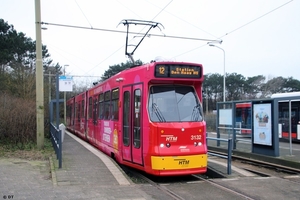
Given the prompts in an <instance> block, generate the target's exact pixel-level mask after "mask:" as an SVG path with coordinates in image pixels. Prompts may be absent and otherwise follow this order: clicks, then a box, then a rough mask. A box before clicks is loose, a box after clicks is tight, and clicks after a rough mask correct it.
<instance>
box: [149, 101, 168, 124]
mask: <svg viewBox="0 0 300 200" xmlns="http://www.w3.org/2000/svg"><path fill="white" fill-rule="evenodd" d="M152 109H153V110H154V113H155V114H156V116H157V118H158V120H159V121H160V122H165V121H166V119H165V118H164V116H163V115H162V113H161V111H160V110H159V108H158V106H157V105H156V103H153V104H152Z"/></svg>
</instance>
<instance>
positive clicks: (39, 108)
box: [35, 0, 44, 149]
mask: <svg viewBox="0 0 300 200" xmlns="http://www.w3.org/2000/svg"><path fill="white" fill-rule="evenodd" d="M40 22H41V3H40V0H35V31H36V70H35V76H36V141H37V148H38V149H43V148H44V80H43V79H44V75H43V59H42V33H41V32H42V29H41V23H40Z"/></svg>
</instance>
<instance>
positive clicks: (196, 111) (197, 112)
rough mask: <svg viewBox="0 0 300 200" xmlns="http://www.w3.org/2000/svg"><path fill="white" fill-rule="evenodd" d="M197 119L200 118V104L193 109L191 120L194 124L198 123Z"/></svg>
mask: <svg viewBox="0 0 300 200" xmlns="http://www.w3.org/2000/svg"><path fill="white" fill-rule="evenodd" d="M199 118H200V104H198V105H196V106H195V107H194V109H193V112H192V118H191V120H192V121H195V122H196V121H200V120H199Z"/></svg>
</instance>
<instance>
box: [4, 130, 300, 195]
mask: <svg viewBox="0 0 300 200" xmlns="http://www.w3.org/2000/svg"><path fill="white" fill-rule="evenodd" d="M209 148H210V145H209ZM274 159H285V160H286V159H287V158H285V157H284V156H283V157H282V158H274ZM293 159H295V162H296V161H297V160H298V161H299V160H300V156H294V157H293ZM49 163H50V164H49ZM48 165H50V169H51V170H50V171H51V177H49V171H47V170H48V169H49V168H48V167H47V163H46V162H29V161H24V160H21V161H19V160H5V159H1V158H0V169H1V170H0V177H1V179H0V188H1V189H0V193H1V195H2V197H3V199H9V198H10V199H101V200H102V199H103V200H115V199H118V200H154V199H170V197H169V196H167V195H166V194H165V193H164V192H162V191H161V190H159V189H157V188H156V187H152V186H151V185H140V184H134V183H132V182H131V180H130V179H129V178H128V177H127V176H126V174H124V173H123V172H122V170H121V169H120V168H119V167H118V166H117V165H116V164H115V163H114V161H113V160H111V159H110V158H109V157H107V156H106V155H104V154H103V153H101V152H100V151H98V150H97V149H95V148H94V147H92V146H91V145H89V144H88V143H86V142H84V141H82V140H80V139H78V138H77V137H76V136H74V135H72V134H69V133H68V132H66V135H65V137H64V142H63V161H62V168H60V169H59V168H58V162H57V160H56V159H55V157H54V158H52V159H50V162H49V161H48ZM208 165H209V169H212V170H218V171H219V172H221V173H223V175H224V177H225V178H221V177H220V178H221V179H215V180H214V181H215V182H219V183H222V184H226V185H231V186H232V187H233V188H238V187H239V186H241V185H247V186H246V187H245V188H246V189H247V190H246V191H244V192H245V193H249V194H253V195H254V194H259V195H260V198H261V199H272V197H273V196H274V195H277V197H278V195H279V196H280V194H281V193H279V192H280V191H278V187H280V186H279V185H277V184H283V183H282V182H280V180H277V179H276V181H275V182H274V179H272V178H269V179H248V178H250V177H251V173H250V174H246V172H245V171H241V170H240V169H239V168H236V167H234V166H233V167H232V174H231V175H230V176H228V175H227V172H226V166H225V165H224V163H222V162H218V161H216V160H215V159H213V158H211V157H209V163H208ZM47 174H48V175H47ZM239 177H246V178H247V179H243V178H241V179H239ZM216 178H217V177H216ZM225 180H227V181H225ZM258 183H259V184H262V183H263V185H264V188H261V190H262V192H261V194H260V193H259V191H260V189H258V188H257V187H255V186H256V185H257V184H258ZM198 184H201V183H198ZM274 184H275V185H274ZM272 185H273V186H272ZM189 186H191V185H190V184H188V185H187V186H183V185H181V186H180V189H181V190H183V193H184V191H185V190H187V189H188V187H189ZM166 187H167V186H166ZM185 187H186V188H185ZM194 187H197V185H194ZM199 187H200V186H199ZM252 187H253V189H251V188H252ZM284 188H286V187H284ZM289 188H291V189H290V190H293V191H299V188H298V187H297V185H292V186H289ZM196 191H197V190H196ZM222 194H223V193H222ZM282 194H284V195H285V196H282V197H284V198H285V197H287V199H296V198H294V197H295V195H294V194H293V193H288V194H286V193H282ZM191 195H192V194H191ZM207 195H212V196H213V195H214V194H213V193H208V194H207ZM272 195H273V196H272ZM195 197H197V195H195ZM222 197H223V199H231V196H230V195H228V198H226V195H225V194H223V196H222ZM262 197H263V198H262ZM264 197H266V198H264ZM268 197H270V198H268ZM296 197H297V198H298V196H296ZM274 198H275V196H274ZM274 198H273V199H274Z"/></svg>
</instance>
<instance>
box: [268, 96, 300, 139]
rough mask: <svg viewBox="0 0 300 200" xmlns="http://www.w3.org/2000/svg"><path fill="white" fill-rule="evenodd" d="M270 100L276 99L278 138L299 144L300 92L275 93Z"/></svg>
mask: <svg viewBox="0 0 300 200" xmlns="http://www.w3.org/2000/svg"><path fill="white" fill-rule="evenodd" d="M271 98H273V99H274V98H277V99H278V123H279V125H278V129H279V138H282V139H287V140H289V139H290V138H291V139H292V140H293V141H296V142H300V92H288V93H276V94H273V95H272V96H271ZM287 99H290V100H287ZM289 101H291V113H290V111H289ZM290 115H291V116H290ZM290 131H291V135H290Z"/></svg>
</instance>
